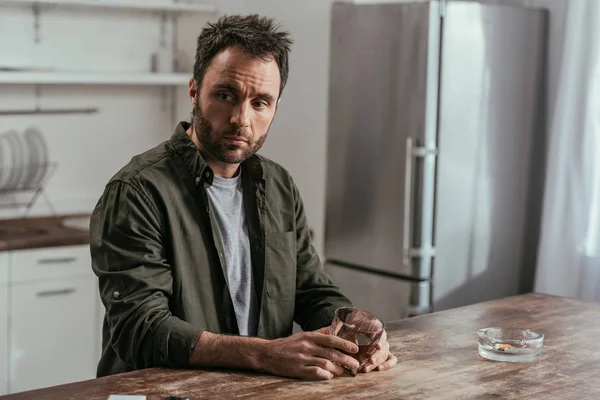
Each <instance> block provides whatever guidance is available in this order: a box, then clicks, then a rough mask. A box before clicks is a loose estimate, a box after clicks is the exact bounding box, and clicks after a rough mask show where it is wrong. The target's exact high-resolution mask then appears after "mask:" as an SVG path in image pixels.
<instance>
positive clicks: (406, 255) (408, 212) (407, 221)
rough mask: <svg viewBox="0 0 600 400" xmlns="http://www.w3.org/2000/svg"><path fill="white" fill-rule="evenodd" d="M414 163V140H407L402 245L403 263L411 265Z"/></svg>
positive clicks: (408, 138)
mask: <svg viewBox="0 0 600 400" xmlns="http://www.w3.org/2000/svg"><path fill="white" fill-rule="evenodd" d="M412 161H413V139H412V138H411V137H407V138H406V160H405V163H406V164H405V167H404V234H403V235H402V236H403V244H402V263H403V264H404V265H405V266H409V265H410V231H411V229H410V228H411V227H410V225H411V218H412V197H413V196H412V187H413V185H412Z"/></svg>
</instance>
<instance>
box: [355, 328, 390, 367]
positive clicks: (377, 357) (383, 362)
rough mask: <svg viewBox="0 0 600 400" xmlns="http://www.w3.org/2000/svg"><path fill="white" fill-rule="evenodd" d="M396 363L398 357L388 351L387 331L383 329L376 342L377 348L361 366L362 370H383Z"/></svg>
mask: <svg viewBox="0 0 600 400" xmlns="http://www.w3.org/2000/svg"><path fill="white" fill-rule="evenodd" d="M397 363H398V359H397V358H396V356H395V355H393V354H392V353H390V344H389V343H388V341H387V333H386V332H385V331H383V334H382V335H381V339H379V343H378V344H377V350H376V351H375V353H373V355H372V356H371V358H370V359H369V361H368V362H367V363H366V364H365V366H364V367H363V372H370V371H373V370H374V369H376V370H377V371H385V370H386V369H390V368H392V367H393V366H394V365H396V364H397Z"/></svg>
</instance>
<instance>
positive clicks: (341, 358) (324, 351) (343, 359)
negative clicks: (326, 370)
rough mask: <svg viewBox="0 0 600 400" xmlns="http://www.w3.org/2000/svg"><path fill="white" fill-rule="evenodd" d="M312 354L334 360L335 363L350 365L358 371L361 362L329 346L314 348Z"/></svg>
mask: <svg viewBox="0 0 600 400" xmlns="http://www.w3.org/2000/svg"><path fill="white" fill-rule="evenodd" d="M312 354H314V355H315V356H317V357H320V358H322V359H326V360H329V361H332V362H334V363H337V364H340V365H343V366H345V367H348V368H349V369H351V370H352V371H358V368H360V364H359V363H358V361H356V359H355V358H353V357H350V356H348V355H346V354H344V353H341V352H339V351H337V350H335V349H331V348H327V347H317V348H315V349H314V350H313V352H312Z"/></svg>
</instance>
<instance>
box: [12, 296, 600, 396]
mask: <svg viewBox="0 0 600 400" xmlns="http://www.w3.org/2000/svg"><path fill="white" fill-rule="evenodd" d="M489 326H505V327H507V326H511V327H513V326H516V327H525V328H530V329H532V330H535V331H539V332H541V333H544V335H545V340H544V347H543V352H542V356H541V358H540V360H538V361H534V362H529V363H504V362H496V361H489V360H486V359H483V358H481V357H480V356H479V355H478V353H477V330H478V329H480V328H483V327H489ZM386 329H387V331H388V336H389V342H390V346H391V350H392V351H393V353H394V354H396V355H397V356H398V359H399V362H398V365H397V366H396V367H395V368H393V369H391V370H389V371H384V372H371V373H368V374H359V375H358V376H356V377H354V378H351V377H338V378H334V379H333V380H330V381H323V382H302V381H298V380H294V379H287V378H280V377H275V376H269V375H265V374H260V373H251V372H242V371H231V370H216V369H213V370H208V369H207V370H172V369H163V368H151V369H145V370H140V371H134V372H129V373H125V374H119V375H114V376H110V377H105V378H100V379H93V380H89V381H84V382H78V383H72V384H68V385H62V386H55V387H52V388H47V389H41V390H36V391H30V392H23V393H20V394H14V395H9V396H7V397H2V399H5V400H9V399H11V400H12V399H15V400H16V399H37V400H44V399H87V400H95V399H97V400H106V399H107V398H108V396H109V395H110V394H128V395H134V394H141V395H146V396H147V398H148V400H162V399H164V398H165V397H167V396H183V397H189V398H190V399H200V398H211V399H231V398H234V397H235V398H237V397H244V398H261V399H298V398H301V399H304V400H312V399H315V400H316V399H319V400H320V399H334V398H335V399H337V398H345V399H363V398H377V399H492V398H493V399H496V398H502V399H561V400H562V399H599V398H600V379H598V376H600V344H599V343H600V342H599V341H598V337H600V304H595V303H584V302H580V301H577V300H571V299H566V298H561V297H554V296H546V295H540V294H528V295H522V296H515V297H509V298H506V299H502V300H494V301H490V302H486V303H480V304H474V305H470V306H467V307H462V308H457V309H454V310H448V311H443V312H439V313H434V314H429V315H424V316H419V317H414V318H407V319H404V320H400V321H396V322H392V323H387V324H386Z"/></svg>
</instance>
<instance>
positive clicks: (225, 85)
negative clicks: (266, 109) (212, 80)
mask: <svg viewBox="0 0 600 400" xmlns="http://www.w3.org/2000/svg"><path fill="white" fill-rule="evenodd" d="M214 87H216V88H219V89H227V90H231V91H232V92H236V93H237V92H239V89H238V88H237V86H235V85H232V84H231V83H227V82H219V83H217V84H216V85H215V86H214ZM255 96H256V97H259V98H261V99H264V100H267V101H268V102H270V103H274V102H275V97H273V96H272V95H270V94H269V93H266V92H261V93H257V94H256V95H255Z"/></svg>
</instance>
